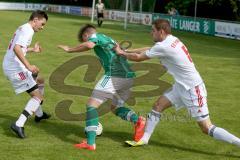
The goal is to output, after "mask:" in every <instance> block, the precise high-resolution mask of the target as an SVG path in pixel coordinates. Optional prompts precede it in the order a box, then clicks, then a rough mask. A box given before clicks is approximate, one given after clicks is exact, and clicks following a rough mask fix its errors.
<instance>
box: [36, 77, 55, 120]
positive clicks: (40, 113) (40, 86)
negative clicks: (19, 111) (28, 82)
mask: <svg viewBox="0 0 240 160" xmlns="http://www.w3.org/2000/svg"><path fill="white" fill-rule="evenodd" d="M33 78H34V79H36V82H37V84H38V89H39V92H40V93H41V95H42V96H44V78H43V77H40V76H36V77H34V75H33ZM42 104H43V101H42V102H41V105H40V106H39V107H38V109H37V110H36V112H35V115H36V116H35V119H34V120H35V122H40V121H41V120H43V119H49V118H50V117H51V115H50V114H47V113H46V112H44V111H43V110H42Z"/></svg>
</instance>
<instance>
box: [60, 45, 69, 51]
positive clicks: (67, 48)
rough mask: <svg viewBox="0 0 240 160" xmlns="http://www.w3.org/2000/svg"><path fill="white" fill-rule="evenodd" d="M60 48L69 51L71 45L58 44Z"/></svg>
mask: <svg viewBox="0 0 240 160" xmlns="http://www.w3.org/2000/svg"><path fill="white" fill-rule="evenodd" d="M58 48H61V49H63V50H64V51H65V52H69V46H66V45H58Z"/></svg>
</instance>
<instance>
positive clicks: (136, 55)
mask: <svg viewBox="0 0 240 160" xmlns="http://www.w3.org/2000/svg"><path fill="white" fill-rule="evenodd" d="M151 34H152V38H153V40H154V41H155V42H156V43H155V45H154V46H153V47H152V48H151V49H150V50H147V51H145V52H132V53H127V52H124V51H123V50H121V49H120V48H119V46H117V47H116V48H115V50H116V51H117V53H118V54H119V55H123V56H125V57H126V58H127V59H129V60H132V61H144V60H147V59H150V58H159V60H160V61H161V64H162V65H164V66H165V67H166V68H167V70H168V73H170V74H171V75H172V76H173V77H174V79H175V83H174V85H173V87H172V88H171V90H169V91H167V92H165V93H164V94H163V95H162V96H160V97H159V99H158V100H157V101H156V102H155V104H154V106H153V108H152V111H151V112H150V113H149V114H148V118H147V122H146V127H145V133H144V136H143V137H142V138H141V139H140V140H139V141H137V142H134V141H126V143H128V144H130V145H132V146H139V145H144V144H147V143H148V141H149V139H150V136H151V135H152V133H153V131H154V128H155V127H156V125H157V124H158V123H159V120H160V118H161V113H162V112H163V111H164V110H165V109H167V108H169V107H170V106H172V105H174V106H175V107H176V108H178V107H180V106H185V107H186V108H187V109H188V111H189V113H190V114H191V116H192V117H194V118H195V119H196V121H197V123H198V125H199V127H200V128H201V130H202V132H203V133H205V134H208V135H210V136H212V137H213V138H215V139H218V140H221V141H225V142H228V143H231V144H234V145H237V146H239V147H240V139H239V138H237V137H236V136H234V135H232V134H231V133H229V132H228V131H226V130H225V129H223V128H220V127H217V126H215V125H213V124H212V122H211V120H210V117H209V112H208V106H207V92H206V88H205V85H204V82H203V80H202V78H201V76H200V75H199V73H198V71H197V70H196V68H195V66H194V63H193V61H192V59H191V57H190V54H189V52H188V50H187V48H186V46H185V45H184V44H183V43H182V42H181V41H180V40H179V39H178V38H177V37H174V36H173V35H172V34H171V27H170V24H169V22H168V21H167V20H162V19H158V20H156V21H154V22H153V25H152V32H151Z"/></svg>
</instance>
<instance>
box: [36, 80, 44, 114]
mask: <svg viewBox="0 0 240 160" xmlns="http://www.w3.org/2000/svg"><path fill="white" fill-rule="evenodd" d="M38 89H39V92H40V93H41V95H44V84H39V85H38ZM35 115H36V116H37V117H42V115H43V111H42V106H41V105H40V106H39V107H38V109H37V110H36V112H35Z"/></svg>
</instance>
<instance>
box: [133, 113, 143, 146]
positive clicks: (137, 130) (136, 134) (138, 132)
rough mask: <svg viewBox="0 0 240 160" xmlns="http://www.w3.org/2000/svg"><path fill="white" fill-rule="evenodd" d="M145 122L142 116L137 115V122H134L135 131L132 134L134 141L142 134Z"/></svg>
mask: <svg viewBox="0 0 240 160" xmlns="http://www.w3.org/2000/svg"><path fill="white" fill-rule="evenodd" d="M145 124H146V119H145V118H144V117H141V116H140V117H139V118H138V121H137V123H136V124H135V132H134V136H133V140H134V141H136V142H137V141H139V140H140V139H141V138H142V136H143V134H144V128H145Z"/></svg>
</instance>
